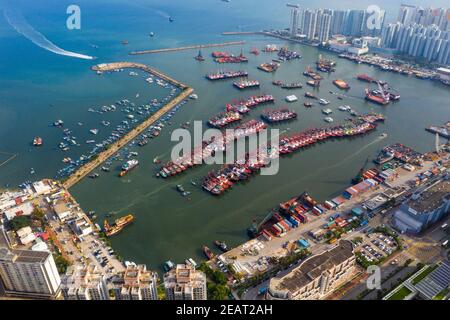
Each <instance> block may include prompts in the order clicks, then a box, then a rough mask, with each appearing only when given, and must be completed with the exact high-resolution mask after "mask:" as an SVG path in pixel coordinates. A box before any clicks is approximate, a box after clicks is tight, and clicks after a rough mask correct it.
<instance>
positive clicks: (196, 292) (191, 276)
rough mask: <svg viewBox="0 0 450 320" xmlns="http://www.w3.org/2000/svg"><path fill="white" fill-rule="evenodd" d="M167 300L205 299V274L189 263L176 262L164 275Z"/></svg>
mask: <svg viewBox="0 0 450 320" xmlns="http://www.w3.org/2000/svg"><path fill="white" fill-rule="evenodd" d="M164 287H165V289H166V298H167V300H206V275H205V274H204V273H203V272H201V271H199V270H195V268H194V267H192V266H191V265H186V264H178V265H177V266H176V268H174V269H172V270H170V271H169V272H167V273H166V274H165V275H164Z"/></svg>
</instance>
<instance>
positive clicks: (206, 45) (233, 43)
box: [130, 41, 245, 55]
mask: <svg viewBox="0 0 450 320" xmlns="http://www.w3.org/2000/svg"><path fill="white" fill-rule="evenodd" d="M244 43H245V41H232V42H223V43H209V44H198V45H193V46H185V47H178V48H165V49H154V50H143V51H133V52H130V55H140V54H152V53H162V52H173V51H184V50H193V49H204V48H214V47H226V46H236V45H242V44H244Z"/></svg>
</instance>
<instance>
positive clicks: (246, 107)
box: [226, 94, 275, 114]
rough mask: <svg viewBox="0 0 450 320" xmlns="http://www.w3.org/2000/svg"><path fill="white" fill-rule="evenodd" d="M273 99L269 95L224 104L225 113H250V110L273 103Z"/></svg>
mask: <svg viewBox="0 0 450 320" xmlns="http://www.w3.org/2000/svg"><path fill="white" fill-rule="evenodd" d="M274 101H275V98H274V97H273V95H271V94H265V95H262V96H251V97H249V98H247V99H245V100H240V101H234V102H232V103H228V104H226V110H227V111H237V112H239V113H241V114H244V113H247V112H249V111H250V108H253V107H256V106H258V105H260V104H263V103H269V102H274Z"/></svg>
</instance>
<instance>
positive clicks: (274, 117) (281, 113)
mask: <svg viewBox="0 0 450 320" xmlns="http://www.w3.org/2000/svg"><path fill="white" fill-rule="evenodd" d="M261 118H263V119H264V120H266V121H268V122H270V123H274V122H281V121H287V120H292V119H295V118H297V113H296V112H294V111H292V110H289V109H286V108H282V109H276V110H266V111H264V112H263V113H262V115H261Z"/></svg>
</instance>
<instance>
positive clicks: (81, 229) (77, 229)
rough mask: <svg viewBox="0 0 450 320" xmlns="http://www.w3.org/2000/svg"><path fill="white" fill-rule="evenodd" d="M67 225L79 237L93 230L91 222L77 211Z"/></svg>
mask: <svg viewBox="0 0 450 320" xmlns="http://www.w3.org/2000/svg"><path fill="white" fill-rule="evenodd" d="M69 225H70V227H71V228H72V230H73V232H74V233H75V234H76V235H77V236H78V237H80V238H81V239H82V238H83V237H85V236H87V235H89V234H91V233H92V232H93V231H94V230H93V227H92V223H90V221H89V220H88V219H87V217H86V216H84V215H82V214H81V213H78V215H77V217H76V218H75V219H74V220H72V221H70V223H69Z"/></svg>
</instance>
